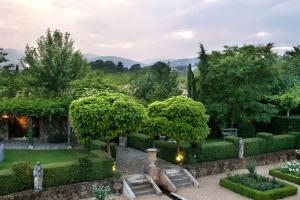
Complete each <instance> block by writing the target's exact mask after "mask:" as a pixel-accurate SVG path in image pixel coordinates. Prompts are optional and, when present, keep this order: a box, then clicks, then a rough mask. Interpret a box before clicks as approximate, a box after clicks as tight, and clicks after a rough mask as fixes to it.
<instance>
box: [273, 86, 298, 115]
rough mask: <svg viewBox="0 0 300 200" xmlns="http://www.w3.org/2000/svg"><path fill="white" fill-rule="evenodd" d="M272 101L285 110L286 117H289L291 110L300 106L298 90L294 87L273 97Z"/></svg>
mask: <svg viewBox="0 0 300 200" xmlns="http://www.w3.org/2000/svg"><path fill="white" fill-rule="evenodd" d="M273 99H274V100H275V101H276V102H277V103H278V104H279V105H280V106H281V107H282V108H283V109H284V110H286V116H287V117H289V116H290V112H291V110H292V109H294V108H296V107H297V106H298V105H299V104H300V88H299V87H298V86H294V87H292V88H290V89H289V90H287V91H285V92H284V93H281V94H279V95H275V96H274V97H273Z"/></svg>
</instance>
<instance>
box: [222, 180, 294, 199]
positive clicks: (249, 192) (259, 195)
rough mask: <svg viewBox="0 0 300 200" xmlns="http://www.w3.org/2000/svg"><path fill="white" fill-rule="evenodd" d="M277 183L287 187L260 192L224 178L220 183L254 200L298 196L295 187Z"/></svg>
mask: <svg viewBox="0 0 300 200" xmlns="http://www.w3.org/2000/svg"><path fill="white" fill-rule="evenodd" d="M277 182H280V183H281V184H283V185H285V186H284V187H282V188H278V189H272V190H267V191H259V190H255V189H252V188H249V187H246V186H244V185H242V184H240V183H234V182H232V181H230V180H229V179H228V178H222V179H221V180H220V182H219V185H220V186H222V187H224V188H227V189H229V190H231V191H233V192H236V193H239V194H240V195H243V196H245V197H249V198H251V199H254V200H275V199H282V198H285V197H288V196H293V195H296V194H297V188H296V187H295V186H293V185H289V184H286V183H283V182H281V181H277Z"/></svg>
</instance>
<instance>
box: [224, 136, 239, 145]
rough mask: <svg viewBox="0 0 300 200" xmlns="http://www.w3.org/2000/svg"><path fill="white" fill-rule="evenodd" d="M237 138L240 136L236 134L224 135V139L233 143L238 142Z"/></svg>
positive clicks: (236, 143)
mask: <svg viewBox="0 0 300 200" xmlns="http://www.w3.org/2000/svg"><path fill="white" fill-rule="evenodd" d="M239 140H240V137H237V136H226V137H225V141H227V142H232V143H234V144H235V145H238V144H239Z"/></svg>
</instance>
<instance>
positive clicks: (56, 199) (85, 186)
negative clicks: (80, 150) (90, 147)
mask: <svg viewBox="0 0 300 200" xmlns="http://www.w3.org/2000/svg"><path fill="white" fill-rule="evenodd" d="M92 185H109V186H112V181H111V180H106V181H94V182H85V183H78V184H73V185H64V186H59V187H53V188H47V189H45V190H44V191H43V192H40V193H37V192H34V191H33V190H26V191H23V192H17V193H13V194H9V195H6V196H0V200H79V199H84V198H89V197H91V196H92V194H91V187H92Z"/></svg>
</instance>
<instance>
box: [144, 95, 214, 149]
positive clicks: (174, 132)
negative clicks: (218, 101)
mask: <svg viewBox="0 0 300 200" xmlns="http://www.w3.org/2000/svg"><path fill="white" fill-rule="evenodd" d="M147 111H148V116H149V120H148V123H147V125H148V126H150V129H151V128H152V134H154V133H160V134H162V135H165V136H168V137H170V138H172V139H174V140H175V141H176V142H177V148H178V150H179V148H180V143H181V142H199V143H200V142H203V141H204V139H205V138H206V137H207V136H208V134H209V127H208V125H207V122H208V119H209V116H208V115H207V114H206V111H205V107H204V105H203V104H202V103H200V102H196V101H193V100H192V99H190V98H187V97H184V96H175V97H171V98H169V99H166V100H164V101H156V102H153V103H151V104H150V105H149V106H148V108H147ZM148 129H149V127H148Z"/></svg>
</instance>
